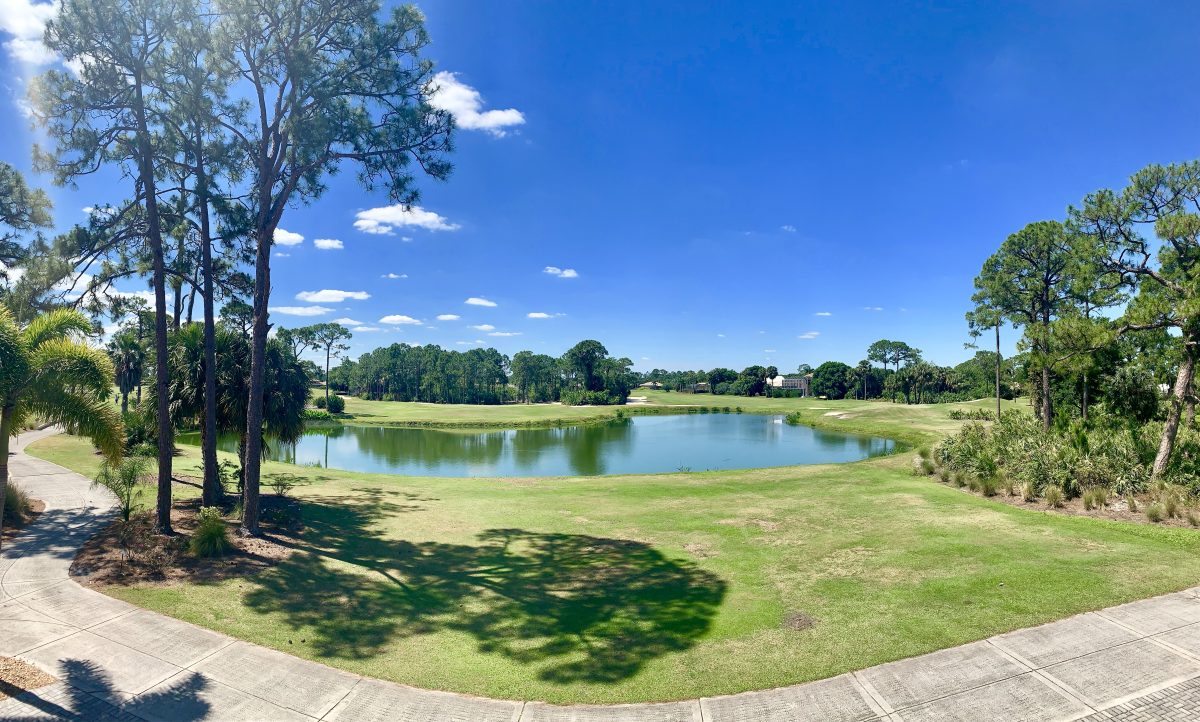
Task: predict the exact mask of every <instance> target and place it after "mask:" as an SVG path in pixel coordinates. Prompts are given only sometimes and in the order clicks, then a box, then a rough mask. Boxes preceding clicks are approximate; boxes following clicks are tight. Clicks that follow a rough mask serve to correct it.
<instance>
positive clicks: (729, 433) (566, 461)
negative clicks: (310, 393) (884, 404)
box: [219, 415, 894, 476]
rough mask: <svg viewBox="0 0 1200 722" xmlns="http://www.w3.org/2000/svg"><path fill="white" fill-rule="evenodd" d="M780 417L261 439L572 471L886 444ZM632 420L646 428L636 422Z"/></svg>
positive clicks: (853, 455)
mask: <svg viewBox="0 0 1200 722" xmlns="http://www.w3.org/2000/svg"><path fill="white" fill-rule="evenodd" d="M781 421H782V418H780V420H779V421H777V420H776V419H775V418H773V417H770V416H755V415H741V416H733V415H719V416H711V415H689V416H676V417H661V418H656V417H644V418H641V419H618V420H614V421H611V422H607V423H601V424H588V425H583V426H567V427H560V428H549V429H521V430H517V431H511V430H509V431H493V430H488V431H447V430H440V429H412V428H396V427H387V426H329V427H312V428H310V429H309V430H308V431H307V432H306V434H305V436H304V438H303V439H301V441H300V442H299V444H298V445H297V444H280V443H278V442H277V441H275V440H268V444H269V458H270V459H272V460H276V461H283V462H287V463H292V464H295V463H305V462H310V463H311V462H312V461H319V462H320V463H321V465H323V466H326V467H328V466H331V465H332V466H334V467H339V466H341V467H345V468H347V469H351V470H354V469H358V470H363V471H368V470H371V469H372V468H374V469H376V470H379V471H384V472H390V473H422V472H424V473H431V474H450V475H455V474H463V475H465V474H471V473H475V474H479V475H541V474H563V475H575V476H595V475H600V474H608V473H613V472H614V471H631V472H647V471H669V470H671V469H672V468H674V466H676V465H678V464H682V465H685V466H693V465H694V467H695V468H698V469H699V468H710V467H709V466H708V465H709V464H718V465H715V466H712V467H711V468H731V467H739V466H742V467H757V466H782V465H787V464H802V463H830V462H842V461H851V460H855V459H860V458H865V457H870V456H878V455H880V454H885V453H888V452H890V451H892V449H893V448H894V443H893V442H892V441H890V440H888V439H881V438H877V437H871V436H858V435H853V434H845V433H842V432H837V431H824V430H820V429H814V428H811V427H807V426H791V425H788V424H785V423H781ZM635 422H640V423H641V424H643V425H644V428H642V429H638V423H635ZM635 431H641V433H640V434H635ZM635 437H636V438H635ZM351 439H352V440H353V441H351ZM635 442H636V443H635ZM219 446H220V448H221V449H222V450H225V451H231V452H233V451H236V450H237V441H236V439H233V438H223V439H221V442H220V444H219ZM718 456H719V457H720V458H715V457H718ZM634 457H638V458H639V459H640V460H641V463H640V464H626V465H625V467H623V466H622V465H621V462H620V461H619V460H620V459H622V458H626V459H631V458H634ZM668 457H670V458H671V459H672V460H673V461H672V462H671V464H669V465H668V466H669V468H659V467H660V466H662V462H663V461H664V459H667V458H668ZM676 457H678V458H677V459H676ZM357 459H364V460H366V459H369V460H370V463H367V462H365V461H357ZM675 460H677V461H678V464H676V461H675ZM626 467H629V468H626ZM637 467H640V468H637Z"/></svg>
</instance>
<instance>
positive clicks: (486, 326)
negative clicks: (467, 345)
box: [471, 323, 496, 331]
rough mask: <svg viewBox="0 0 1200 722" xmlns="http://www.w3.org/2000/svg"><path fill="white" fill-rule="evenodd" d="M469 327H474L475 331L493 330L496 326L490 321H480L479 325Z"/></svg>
mask: <svg viewBox="0 0 1200 722" xmlns="http://www.w3.org/2000/svg"><path fill="white" fill-rule="evenodd" d="M471 328H473V329H475V330H476V331H495V330H496V327H495V326H493V325H492V324H490V323H481V324H479V325H476V326H472V327H471Z"/></svg>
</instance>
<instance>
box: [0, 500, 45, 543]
mask: <svg viewBox="0 0 1200 722" xmlns="http://www.w3.org/2000/svg"><path fill="white" fill-rule="evenodd" d="M43 511H46V502H44V501H42V500H41V499H30V500H29V508H28V509H27V510H26V513H24V514H21V515H19V517H18V519H17V520H16V521H15V522H14V521H12V520H11V519H9V520H6V521H5V523H4V529H3V530H2V531H0V544H3V545H7V544H8V543H9V542H10V541H12V540H13V539H14V538H15V537H16V536H17V534H19V533H20V532H21V530H22V529H24V528H25V527H27V526H29V525H30V524H32V523H33V520H34V519H37V518H38V515H39V514H41V513H42V512H43Z"/></svg>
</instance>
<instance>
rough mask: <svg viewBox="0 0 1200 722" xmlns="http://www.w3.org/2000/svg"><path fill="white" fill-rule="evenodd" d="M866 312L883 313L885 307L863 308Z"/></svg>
mask: <svg viewBox="0 0 1200 722" xmlns="http://www.w3.org/2000/svg"><path fill="white" fill-rule="evenodd" d="M863 310H864V311H882V310H883V306H863Z"/></svg>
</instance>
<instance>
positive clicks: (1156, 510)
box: [1146, 504, 1163, 524]
mask: <svg viewBox="0 0 1200 722" xmlns="http://www.w3.org/2000/svg"><path fill="white" fill-rule="evenodd" d="M1146 518H1147V519H1149V520H1150V521H1152V522H1154V523H1155V524H1157V523H1158V522H1160V521H1162V520H1163V508H1162V507H1161V506H1160V505H1158V504H1151V505H1150V506H1148V507H1146Z"/></svg>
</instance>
